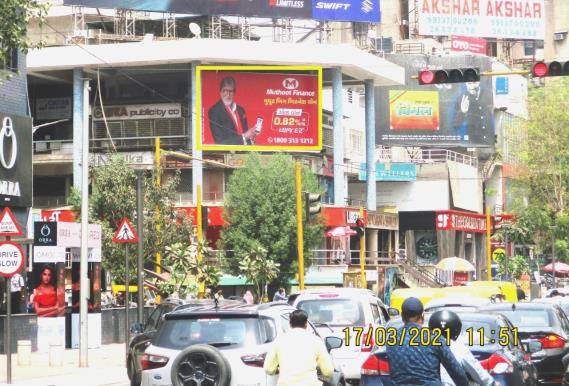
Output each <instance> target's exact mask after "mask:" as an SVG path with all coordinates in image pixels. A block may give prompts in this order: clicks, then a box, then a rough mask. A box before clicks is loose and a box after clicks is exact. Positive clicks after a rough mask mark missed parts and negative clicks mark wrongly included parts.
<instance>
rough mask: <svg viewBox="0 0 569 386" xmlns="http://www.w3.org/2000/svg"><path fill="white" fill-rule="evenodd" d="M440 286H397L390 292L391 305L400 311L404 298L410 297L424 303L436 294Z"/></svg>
mask: <svg viewBox="0 0 569 386" xmlns="http://www.w3.org/2000/svg"><path fill="white" fill-rule="evenodd" d="M441 290H442V288H427V287H417V288H398V289H396V290H394V291H393V292H392V293H391V305H390V306H391V307H393V308H395V309H397V310H398V311H399V313H401V306H402V305H403V302H404V301H405V299H407V298H410V297H416V298H417V299H419V300H420V301H421V302H422V303H423V304H426V303H427V302H428V301H430V300H431V299H432V298H434V297H435V296H437V295H438V294H439V293H440V291H441Z"/></svg>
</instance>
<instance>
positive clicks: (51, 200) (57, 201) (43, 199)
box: [34, 196, 67, 208]
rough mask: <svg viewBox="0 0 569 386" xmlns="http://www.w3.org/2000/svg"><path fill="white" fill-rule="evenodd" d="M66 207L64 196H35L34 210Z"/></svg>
mask: <svg viewBox="0 0 569 386" xmlns="http://www.w3.org/2000/svg"><path fill="white" fill-rule="evenodd" d="M65 205H67V197H66V196H35V197H34V208H53V207H59V206H65Z"/></svg>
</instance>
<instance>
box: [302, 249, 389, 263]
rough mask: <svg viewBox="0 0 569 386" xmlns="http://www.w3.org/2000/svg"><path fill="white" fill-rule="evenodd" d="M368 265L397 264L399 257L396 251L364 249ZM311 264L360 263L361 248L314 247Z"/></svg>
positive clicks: (309, 257) (310, 257)
mask: <svg viewBox="0 0 569 386" xmlns="http://www.w3.org/2000/svg"><path fill="white" fill-rule="evenodd" d="M364 253H365V259H366V261H365V264H366V265H382V264H397V263H398V261H399V258H397V257H396V254H395V252H388V251H364ZM308 259H309V261H310V264H311V265H313V266H328V265H335V266H338V265H350V264H352V265H353V264H360V251H359V250H350V251H347V252H346V251H344V250H338V249H314V250H312V251H310V254H309V256H308Z"/></svg>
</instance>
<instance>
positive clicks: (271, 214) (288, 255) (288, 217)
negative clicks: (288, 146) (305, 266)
mask: <svg viewBox="0 0 569 386" xmlns="http://www.w3.org/2000/svg"><path fill="white" fill-rule="evenodd" d="M302 183H303V186H302V188H303V190H304V191H310V192H312V193H317V192H321V189H320V187H319V186H318V181H317V178H316V176H315V175H314V174H313V173H312V172H311V171H310V170H308V169H307V168H306V167H303V169H302ZM303 212H304V211H303ZM303 215H304V213H303ZM224 217H225V221H226V223H227V224H228V225H226V226H225V227H224V228H223V230H222V235H221V237H222V245H221V246H222V247H224V248H225V249H227V250H228V251H233V252H229V253H228V259H227V261H228V265H229V270H230V272H231V273H233V274H238V273H239V258H240V257H241V256H243V255H244V254H247V253H249V252H250V251H253V250H255V248H257V247H258V246H261V247H263V248H264V249H265V250H266V251H267V252H266V253H267V259H268V260H271V261H274V262H276V263H279V264H280V273H279V275H278V277H277V278H276V279H275V280H274V282H273V284H276V285H278V286H286V285H288V281H289V279H291V278H292V277H294V275H295V274H296V273H297V271H298V263H297V237H296V201H295V180H294V162H293V159H292V157H291V156H288V155H284V154H277V155H274V156H271V157H267V158H263V159H261V157H260V156H259V155H257V154H250V155H249V156H248V158H247V160H246V162H245V165H244V166H243V167H242V168H240V169H237V170H236V171H235V172H234V173H233V175H232V176H231V178H230V179H229V182H228V184H227V198H226V200H225V210H224ZM322 230H323V226H322V223H321V222H319V221H314V222H311V223H306V222H305V223H304V249H305V253H307V252H308V251H309V250H310V249H314V248H316V247H317V246H318V245H319V242H320V241H321V238H322Z"/></svg>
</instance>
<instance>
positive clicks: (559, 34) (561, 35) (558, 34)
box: [553, 32, 567, 41]
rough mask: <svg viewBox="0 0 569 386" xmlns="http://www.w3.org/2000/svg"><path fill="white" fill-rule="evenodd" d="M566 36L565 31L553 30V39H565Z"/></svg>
mask: <svg viewBox="0 0 569 386" xmlns="http://www.w3.org/2000/svg"><path fill="white" fill-rule="evenodd" d="M566 36H567V32H555V33H554V34H553V40H555V41H560V40H565V37H566Z"/></svg>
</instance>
